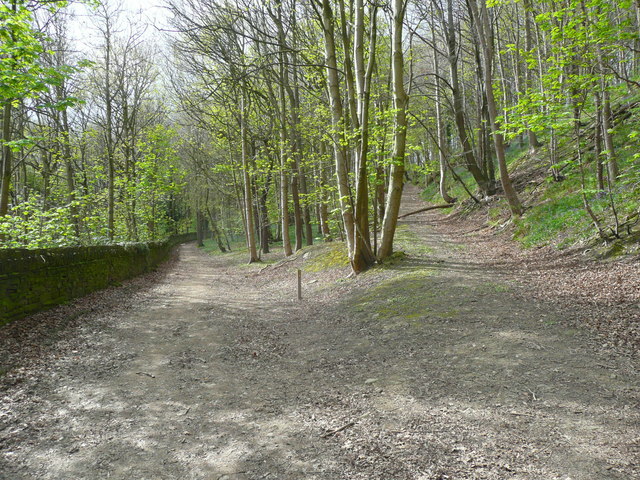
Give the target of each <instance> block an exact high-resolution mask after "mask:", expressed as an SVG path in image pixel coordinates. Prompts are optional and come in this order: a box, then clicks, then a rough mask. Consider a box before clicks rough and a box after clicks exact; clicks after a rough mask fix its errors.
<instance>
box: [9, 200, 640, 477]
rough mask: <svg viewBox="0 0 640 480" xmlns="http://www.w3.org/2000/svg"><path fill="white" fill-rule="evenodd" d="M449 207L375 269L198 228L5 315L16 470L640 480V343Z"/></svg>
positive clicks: (408, 225)
mask: <svg viewBox="0 0 640 480" xmlns="http://www.w3.org/2000/svg"><path fill="white" fill-rule="evenodd" d="M405 200H406V201H405V205H404V207H403V208H404V209H405V211H407V212H408V211H412V210H415V209H417V208H419V206H420V201H419V200H418V197H417V192H416V190H415V189H411V188H410V189H408V190H407V194H406V196H405ZM440 219H441V217H440V216H438V215H437V214H431V215H429V214H419V215H414V216H410V217H407V219H406V221H405V222H403V225H402V226H401V229H400V232H399V245H398V248H402V249H404V250H405V251H406V252H407V257H406V258H397V259H396V260H395V261H394V262H391V263H390V264H388V265H385V266H383V267H382V268H378V269H374V271H372V272H368V273H365V274H363V275H360V276H358V277H357V278H350V279H346V278H345V277H346V275H347V273H348V269H347V268H345V267H344V266H342V267H340V262H339V261H334V262H327V261H326V258H331V257H336V258H339V254H338V253H337V249H336V248H337V247H335V246H332V245H323V246H320V247H314V248H313V249H309V250H305V251H304V252H301V253H299V254H298V255H297V256H296V257H295V259H293V260H287V261H286V263H271V264H267V265H264V264H257V265H249V266H247V265H244V264H243V260H244V256H242V255H238V254H232V255H219V256H208V255H207V254H205V253H203V252H201V251H199V250H198V249H197V248H195V246H194V245H193V244H189V245H184V246H182V247H180V249H179V251H178V258H177V259H176V260H175V261H173V262H171V263H170V264H168V265H166V266H165V267H163V269H162V270H161V271H160V272H158V273H157V274H155V275H152V276H148V277H145V278H143V279H139V280H136V281H134V282H130V283H127V284H126V285H124V286H123V287H121V288H118V289H111V290H108V291H106V292H102V293H100V294H98V295H93V296H91V297H89V298H87V299H83V300H82V301H79V302H77V303H76V304H75V305H72V306H67V307H62V308H60V309H58V310H54V311H51V312H46V313H43V314H39V315H37V316H35V317H32V318H30V319H27V320H25V321H24V322H18V323H16V324H13V325H9V326H7V327H5V328H3V329H1V330H0V351H2V352H4V355H3V358H2V360H0V367H1V368H2V369H3V370H5V371H6V373H5V374H4V375H3V376H2V377H0V383H1V386H0V388H1V390H0V395H1V396H2V403H1V405H0V478H2V479H7V480H23V479H24V480H27V479H29V480H31V479H43V480H44V479H47V480H49V479H51V480H53V479H92V480H93V479H103V478H112V479H127V480H132V479H214V480H222V479H227V480H239V479H384V480H390V479H420V480H427V479H429V480H431V479H433V480H442V479H532V480H533V479H545V480H552V479H562V480H569V479H572V480H594V479H620V480H628V479H634V478H640V388H639V387H640V381H639V377H638V368H637V367H638V359H637V358H636V357H634V356H632V355H630V354H628V350H619V349H616V348H612V347H611V345H604V344H603V340H602V337H601V336H598V335H597V334H594V333H592V332H590V331H589V330H588V329H586V328H580V327H574V326H572V325H577V323H579V320H578V319H579V317H580V318H581V317H584V316H585V315H588V312H589V308H590V307H589V303H588V302H586V303H585V302H582V303H580V304H579V305H578V306H576V305H575V304H574V303H573V300H572V299H571V297H570V296H566V297H564V296H563V295H556V296H555V298H554V299H553V301H548V299H547V297H546V296H545V295H544V291H545V290H544V288H543V287H542V286H541V287H540V288H539V289H537V290H538V291H537V292H536V295H534V296H533V297H532V296H531V295H526V294H525V293H526V292H527V291H529V293H530V292H531V289H532V288H534V283H531V282H532V281H528V282H529V283H527V282H525V283H522V282H519V281H517V279H518V277H519V276H521V275H520V274H521V273H522V272H523V271H529V272H531V271H532V270H526V268H529V267H526V268H525V267H522V268H525V269H524V270H518V268H520V267H518V268H516V267H515V264H516V263H518V264H519V265H520V264H522V262H513V263H509V262H506V263H505V262H499V261H496V255H495V254H496V252H495V251H494V252H493V253H491V251H492V250H495V248H493V247H491V246H490V245H492V244H490V245H489V247H486V246H485V247H482V246H479V245H477V244H475V245H474V244H472V243H474V242H476V243H477V242H478V238H476V237H469V236H465V235H458V236H455V235H452V234H451V232H452V231H453V230H455V229H452V228H449V227H447V225H446V224H443V223H442V221H441V220H440ZM432 224H435V226H434V225H432ZM483 248H484V249H483ZM498 253H500V252H498ZM270 260H271V261H275V260H277V255H276V254H274V255H272V256H271V257H270ZM530 261H531V262H533V263H534V264H535V262H536V260H535V257H533V256H532V257H531V260H530ZM536 265H537V264H536ZM297 268H301V269H302V270H303V297H304V298H303V301H301V302H298V301H296V299H295V297H296V292H295V286H296V276H295V272H296V269H297ZM536 268H537V267H536ZM542 270H544V269H543V268H542V267H540V268H539V271H542ZM536 271H538V270H536ZM532 276H535V277H536V278H538V277H539V278H544V276H543V275H542V273H541V274H540V275H539V276H536V275H532ZM548 278H551V277H548ZM626 281H632V282H635V281H636V280H635V279H631V280H629V279H627V280H626ZM541 282H542V283H541V284H540V285H542V284H543V283H544V281H543V280H541ZM549 282H551V281H549ZM549 282H548V283H549ZM549 284H551V285H553V283H549ZM621 288H625V287H621ZM634 288H635V287H634ZM556 290H558V291H559V290H560V287H557V288H556ZM540 292H542V293H540ZM585 312H586V313H585ZM594 316H595V315H594ZM605 343H606V342H605ZM625 352H626V353H625Z"/></svg>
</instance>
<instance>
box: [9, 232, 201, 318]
mask: <svg viewBox="0 0 640 480" xmlns="http://www.w3.org/2000/svg"><path fill="white" fill-rule="evenodd" d="M192 240H195V234H192V233H188V234H183V235H175V236H173V237H171V238H169V239H168V240H166V241H162V242H150V243H136V244H130V245H109V246H91V247H65V248H47V249H41V250H26V249H0V325H2V324H4V323H7V322H10V321H12V320H15V319H18V318H20V317H24V316H25V315H28V314H30V313H34V312H37V311H40V310H44V309H47V308H51V307H53V306H55V305H59V304H61V303H64V302H67V301H69V300H71V299H73V298H77V297H81V296H82V295H86V294H88V293H91V292H93V291H95V290H99V289H101V288H105V287H108V286H109V285H113V284H115V283H118V282H120V281H122V280H126V279H128V278H132V277H135V276H136V275H140V274H142V273H145V272H148V271H150V270H153V269H154V268H155V267H156V266H158V265H159V264H160V263H162V262H163V261H164V260H166V259H167V258H168V257H169V253H170V252H171V249H172V248H173V247H174V246H175V245H177V244H179V243H185V242H188V241H192Z"/></svg>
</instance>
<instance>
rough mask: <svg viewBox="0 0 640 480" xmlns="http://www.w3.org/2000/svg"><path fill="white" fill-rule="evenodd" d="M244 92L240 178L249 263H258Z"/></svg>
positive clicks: (241, 115) (243, 94)
mask: <svg viewBox="0 0 640 480" xmlns="http://www.w3.org/2000/svg"><path fill="white" fill-rule="evenodd" d="M245 95H246V92H244V91H243V92H242V103H241V112H240V130H241V132H240V135H241V137H242V176H243V181H244V207H245V221H246V232H247V249H248V251H249V263H253V262H258V261H260V257H259V256H258V250H257V248H256V236H255V223H254V217H253V199H252V198H251V197H252V192H251V177H250V176H249V145H248V139H247V118H246V116H247V111H246V100H245Z"/></svg>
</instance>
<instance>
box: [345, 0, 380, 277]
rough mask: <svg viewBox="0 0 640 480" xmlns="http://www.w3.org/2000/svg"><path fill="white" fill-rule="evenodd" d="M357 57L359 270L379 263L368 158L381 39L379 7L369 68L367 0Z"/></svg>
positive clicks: (359, 6)
mask: <svg viewBox="0 0 640 480" xmlns="http://www.w3.org/2000/svg"><path fill="white" fill-rule="evenodd" d="M355 8H356V21H355V42H354V58H355V65H356V88H357V94H358V102H357V107H358V112H357V113H358V123H357V124H358V126H359V131H358V134H357V153H356V173H357V177H356V207H355V210H356V211H355V232H354V235H355V238H354V242H353V244H354V252H353V258H352V259H351V265H352V268H353V271H354V272H355V273H360V272H362V271H364V270H366V269H368V268H369V267H370V266H371V265H373V264H374V263H375V260H376V259H375V256H374V253H373V250H372V249H371V240H370V234H369V188H368V187H369V176H368V168H367V157H368V153H369V109H370V88H371V78H372V75H373V68H374V65H375V48H376V39H377V35H376V33H377V21H376V17H377V8H376V7H375V6H374V7H372V9H371V19H370V24H371V25H370V32H371V36H370V41H369V60H368V62H367V65H366V68H365V62H364V24H365V14H364V2H363V0H356V5H355Z"/></svg>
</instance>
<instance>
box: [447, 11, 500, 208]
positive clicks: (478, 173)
mask: <svg viewBox="0 0 640 480" xmlns="http://www.w3.org/2000/svg"><path fill="white" fill-rule="evenodd" d="M442 20H443V23H444V18H443V19H442ZM445 25H446V28H445V36H446V39H447V50H448V56H449V58H448V60H449V74H450V78H451V95H452V97H453V116H454V120H455V124H456V128H457V130H458V137H459V138H460V144H461V145H462V156H463V158H464V160H465V165H466V167H467V170H469V173H471V175H472V176H473V179H474V180H475V182H476V184H477V185H478V188H479V189H480V192H481V193H482V195H483V196H484V195H491V194H493V188H492V186H491V185H490V182H489V180H488V179H487V177H486V176H485V175H484V174H483V173H482V170H481V169H480V167H479V166H478V162H477V161H476V158H475V156H474V154H473V148H472V147H471V142H470V141H469V135H468V134H467V127H466V125H465V121H464V99H463V98H462V92H461V90H460V80H459V78H458V46H457V43H458V42H457V41H456V28H455V23H454V17H453V0H448V1H447V20H446V24H445Z"/></svg>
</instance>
